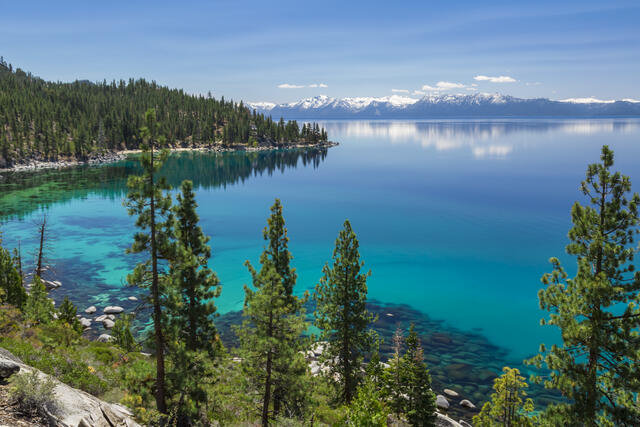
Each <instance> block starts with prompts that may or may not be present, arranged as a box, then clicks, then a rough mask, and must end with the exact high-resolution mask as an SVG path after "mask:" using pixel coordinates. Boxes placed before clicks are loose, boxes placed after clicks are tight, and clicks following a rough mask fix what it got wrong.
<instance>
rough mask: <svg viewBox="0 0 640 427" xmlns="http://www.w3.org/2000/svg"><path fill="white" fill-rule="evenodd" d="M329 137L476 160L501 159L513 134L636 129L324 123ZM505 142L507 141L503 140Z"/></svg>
mask: <svg viewBox="0 0 640 427" xmlns="http://www.w3.org/2000/svg"><path fill="white" fill-rule="evenodd" d="M324 126H325V128H326V129H327V131H328V132H329V134H330V135H336V134H337V135H344V136H346V137H350V138H363V139H368V140H381V141H385V142H390V143H392V144H407V143H410V144H418V145H421V146H422V147H424V148H433V149H436V150H438V151H445V150H453V149H463V148H466V149H469V150H470V151H471V153H472V154H473V155H474V156H475V157H477V158H483V157H504V156H507V155H509V154H510V153H511V152H512V151H513V144H512V141H513V135H514V134H519V133H522V134H525V133H526V134H532V133H533V134H536V133H537V134H543V133H552V132H553V133H560V134H577V135H593V134H597V133H609V134H610V133H614V132H617V133H629V132H633V131H637V130H638V129H639V128H640V122H638V121H630V120H620V119H617V120H608V119H607V120H509V121H498V120H487V121H475V120H465V121H455V120H438V121H423V122H414V121H411V122H408V121H342V122H328V123H325V124H324ZM505 140H508V141H505Z"/></svg>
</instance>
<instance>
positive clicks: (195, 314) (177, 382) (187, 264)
mask: <svg viewBox="0 0 640 427" xmlns="http://www.w3.org/2000/svg"><path fill="white" fill-rule="evenodd" d="M176 199H177V200H176V201H177V204H176V206H175V207H174V209H173V210H174V214H175V220H176V222H175V234H176V247H175V253H174V255H173V258H172V259H171V261H170V282H171V286H170V290H169V293H170V297H169V299H168V304H167V310H166V315H167V318H168V323H169V327H170V329H171V335H172V337H171V338H172V339H171V342H170V343H169V346H168V347H169V357H170V359H171V362H172V364H171V372H170V373H169V376H170V379H171V386H172V391H173V394H175V396H174V397H175V399H176V400H177V405H178V406H179V407H178V409H177V411H176V412H177V413H176V416H177V419H178V420H179V424H180V425H190V424H191V423H192V422H193V420H194V419H196V417H198V415H199V413H200V408H201V406H202V403H203V402H204V401H206V397H207V396H206V390H205V389H204V387H203V383H202V381H201V376H202V375H203V374H204V372H205V367H204V366H203V365H204V363H203V361H204V360H207V361H208V362H211V361H213V360H214V359H215V358H216V356H217V355H218V353H219V352H220V349H221V347H222V343H221V342H220V339H219V337H218V333H217V331H216V328H215V325H214V323H213V316H214V314H215V312H216V306H215V303H214V301H213V299H214V298H216V297H218V296H219V295H220V290H221V289H220V282H219V280H218V277H217V276H216V275H215V273H214V272H213V271H211V269H210V268H209V267H208V266H207V263H208V261H209V258H210V256H211V248H210V247H209V246H208V245H207V243H208V241H209V237H207V236H205V235H204V233H203V232H202V229H201V228H200V226H199V225H198V222H199V217H198V214H197V213H196V208H197V206H198V204H197V203H196V200H195V194H194V192H193V183H192V182H191V181H183V183H182V185H181V193H180V194H178V196H177V198H176Z"/></svg>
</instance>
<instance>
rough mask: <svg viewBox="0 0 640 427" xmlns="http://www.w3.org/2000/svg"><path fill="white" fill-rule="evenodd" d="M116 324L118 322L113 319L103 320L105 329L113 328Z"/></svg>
mask: <svg viewBox="0 0 640 427" xmlns="http://www.w3.org/2000/svg"><path fill="white" fill-rule="evenodd" d="M115 325H116V323H115V322H114V321H113V320H111V319H104V320H103V321H102V326H104V327H105V329H111V328H113V327H114V326H115Z"/></svg>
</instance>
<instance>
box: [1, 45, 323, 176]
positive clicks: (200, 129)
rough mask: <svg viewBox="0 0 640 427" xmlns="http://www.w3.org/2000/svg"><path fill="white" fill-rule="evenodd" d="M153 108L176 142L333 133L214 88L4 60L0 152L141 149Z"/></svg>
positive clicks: (293, 138)
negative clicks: (56, 73)
mask: <svg viewBox="0 0 640 427" xmlns="http://www.w3.org/2000/svg"><path fill="white" fill-rule="evenodd" d="M149 107H154V108H155V109H156V112H157V115H158V117H159V118H160V119H161V121H162V125H161V126H162V129H161V131H162V134H163V135H164V137H165V138H166V142H167V143H168V144H170V145H172V146H175V145H184V146H189V145H211V144H222V145H224V146H229V145H234V144H248V145H253V146H257V145H261V144H276V145H277V144H284V143H302V144H305V143H306V144H313V143H318V142H322V141H327V138H328V137H327V133H326V131H325V130H324V129H321V128H320V127H319V126H318V125H317V124H309V125H307V124H303V125H302V127H300V125H299V124H298V123H297V122H295V121H288V122H285V121H284V120H282V119H281V120H280V121H273V120H272V119H271V117H266V116H264V115H263V114H258V113H256V112H255V111H253V112H251V111H250V110H249V109H248V108H246V107H245V106H244V105H243V103H242V102H239V103H236V102H234V101H226V100H225V99H224V97H222V98H221V99H219V100H217V99H215V98H213V97H212V96H211V94H210V93H209V94H208V95H207V96H201V95H200V96H196V95H189V94H186V93H185V92H184V91H183V90H178V89H169V88H167V87H164V86H159V85H158V84H156V83H155V82H147V81H145V80H144V79H139V80H134V79H129V80H128V81H124V80H120V81H112V82H107V81H106V80H105V81H103V82H97V83H92V82H88V81H76V82H73V83H60V82H48V81H45V80H43V79H40V78H38V77H35V76H33V75H32V74H31V73H27V72H25V71H23V70H21V69H20V68H17V69H15V70H14V68H13V66H12V65H10V64H7V62H6V61H5V60H4V59H2V58H0V156H2V157H3V159H4V161H5V162H6V163H9V164H12V163H18V162H20V161H22V160H26V159H39V160H56V159H58V158H60V157H73V158H77V159H84V158H87V157H88V156H91V155H93V154H96V153H102V152H106V151H116V150H124V149H137V148H139V146H140V142H141V141H140V138H139V129H140V127H141V126H142V125H143V123H142V116H143V114H144V112H145V111H146V110H147V109H148V108H149Z"/></svg>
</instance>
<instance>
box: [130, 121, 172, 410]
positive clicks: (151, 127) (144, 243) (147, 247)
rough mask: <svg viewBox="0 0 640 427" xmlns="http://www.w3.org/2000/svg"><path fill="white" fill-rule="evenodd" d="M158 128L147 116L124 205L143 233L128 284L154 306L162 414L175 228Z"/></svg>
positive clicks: (137, 242)
mask: <svg viewBox="0 0 640 427" xmlns="http://www.w3.org/2000/svg"><path fill="white" fill-rule="evenodd" d="M158 129H159V124H158V122H157V121H156V113H155V110H153V109H150V110H148V111H147V112H146V113H145V126H144V127H143V128H142V129H141V136H142V139H143V141H144V142H143V145H142V154H141V155H140V163H141V165H142V169H143V173H142V175H140V176H130V177H129V180H128V182H127V186H128V187H129V194H128V195H127V200H126V201H125V206H126V207H127V208H128V211H129V215H136V216H137V219H136V226H137V227H138V228H139V229H140V230H141V231H139V232H137V233H136V234H135V236H134V241H133V245H132V246H131V248H129V249H128V252H130V253H145V254H146V255H147V256H148V258H147V260H146V261H144V262H141V263H139V264H138V265H137V266H136V267H135V269H134V271H133V273H132V274H130V275H129V276H127V281H128V282H129V284H130V285H132V286H138V287H142V288H146V289H149V291H150V302H151V305H152V320H153V328H154V344H155V352H156V391H155V392H156V393H155V394H156V396H155V397H156V406H157V409H158V411H160V413H163V414H165V413H166V412H167V406H166V387H165V364H164V351H165V347H166V342H165V325H164V322H163V305H166V303H165V295H164V293H163V291H162V286H161V285H162V284H161V280H162V279H166V278H165V277H161V276H164V275H163V272H162V271H161V270H162V268H163V266H162V265H161V263H162V260H163V259H167V258H171V252H172V244H171V241H170V239H171V236H172V230H171V228H172V225H173V218H172V216H171V196H170V195H169V194H167V192H168V190H170V186H169V184H168V183H167V181H166V179H164V177H159V176H158V172H159V170H160V168H161V167H162V163H163V162H164V161H165V160H166V158H167V156H168V151H167V150H162V151H161V152H160V154H157V152H156V151H155V146H156V145H157V144H161V143H162V142H163V140H164V138H162V137H160V136H158Z"/></svg>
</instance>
